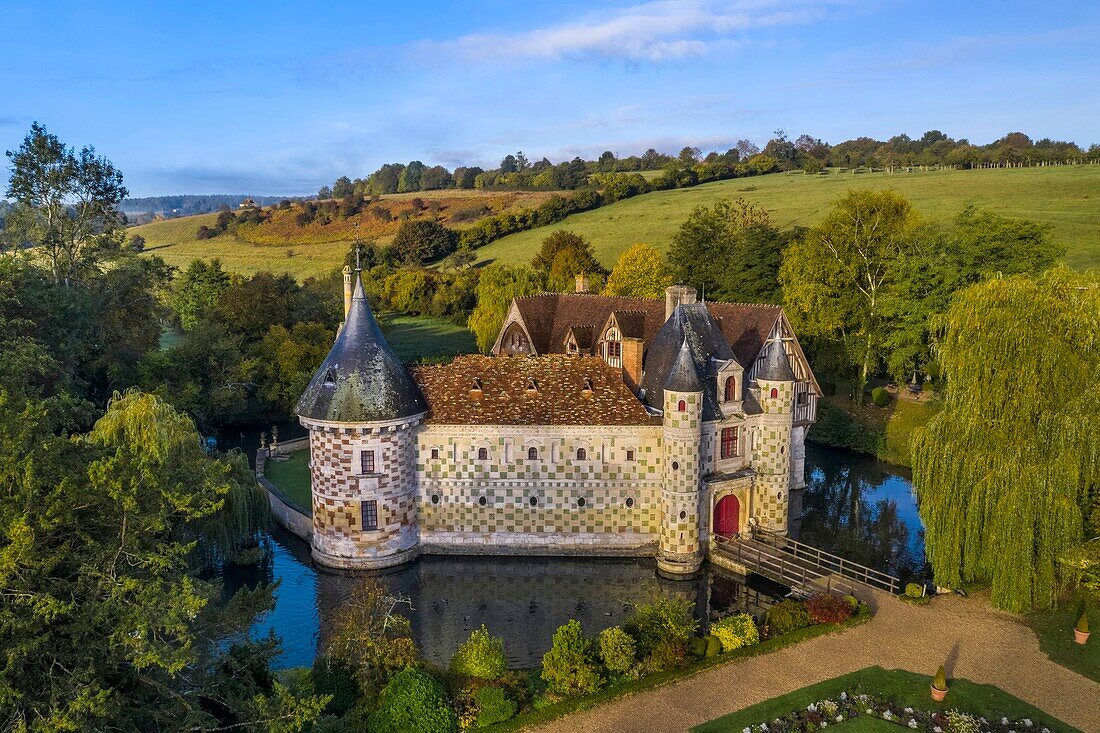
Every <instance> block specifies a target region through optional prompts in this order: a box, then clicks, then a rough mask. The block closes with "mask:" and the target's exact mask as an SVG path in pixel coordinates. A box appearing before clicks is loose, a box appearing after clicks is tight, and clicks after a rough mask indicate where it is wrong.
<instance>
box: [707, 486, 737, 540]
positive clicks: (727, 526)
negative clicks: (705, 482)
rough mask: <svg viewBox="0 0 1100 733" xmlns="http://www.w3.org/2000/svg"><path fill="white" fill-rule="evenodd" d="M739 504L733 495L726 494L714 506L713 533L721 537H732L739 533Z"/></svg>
mask: <svg viewBox="0 0 1100 733" xmlns="http://www.w3.org/2000/svg"><path fill="white" fill-rule="evenodd" d="M740 523H741V502H739V501H737V497H736V496H734V495H733V494H727V495H726V496H723V497H722V498H721V499H719V500H718V503H717V504H716V505H715V506H714V533H715V534H716V535H719V536H721V537H733V536H734V535H735V534H737V533H738V532H740V531H741V526H740Z"/></svg>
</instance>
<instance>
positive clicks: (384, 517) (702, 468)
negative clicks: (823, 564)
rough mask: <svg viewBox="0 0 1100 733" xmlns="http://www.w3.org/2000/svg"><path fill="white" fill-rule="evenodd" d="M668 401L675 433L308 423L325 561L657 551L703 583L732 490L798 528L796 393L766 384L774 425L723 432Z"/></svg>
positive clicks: (666, 421) (665, 567) (371, 563)
mask: <svg viewBox="0 0 1100 733" xmlns="http://www.w3.org/2000/svg"><path fill="white" fill-rule="evenodd" d="M773 388H774V389H775V390H776V397H774V398H773V397H771V390H772V389H773ZM665 399H666V404H665V412H664V416H663V419H662V421H661V422H654V423H653V424H647V425H615V426H593V425H528V426H525V425H445V424H438V423H430V422H429V423H426V422H423V416H414V417H413V418H405V419H403V420H398V421H394V422H391V423H372V424H340V423H323V422H315V421H310V420H306V419H303V420H302V422H303V424H304V425H305V426H306V427H307V428H309V431H310V451H311V462H310V472H311V478H312V484H313V540H312V543H313V555H314V558H315V559H316V560H317V561H318V562H319V563H321V564H324V565H328V566H333V567H343V568H380V567H387V566H391V565H397V564H400V563H402V562H405V561H407V560H411V559H412V558H414V557H416V555H417V554H418V553H419V552H421V551H424V552H430V553H446V554H493V553H512V554H529V555H539V554H553V555H569V554H575V555H631V556H646V555H649V556H653V555H656V557H657V560H658V566H659V568H661V570H662V571H664V572H665V573H666V574H672V575H689V574H691V573H693V572H694V571H695V570H697V569H698V568H699V566H700V564H701V562H702V558H703V555H704V550H705V548H706V545H707V538H709V535H710V531H711V528H710V524H711V522H712V518H713V511H714V505H715V503H716V502H717V501H718V500H720V499H721V498H722V497H723V496H725V495H727V494H729V493H735V494H736V495H737V496H738V499H739V501H740V503H741V506H742V507H743V512H744V514H745V516H746V517H755V518H756V520H757V521H758V522H759V523H760V524H761V525H762V526H764V527H766V528H769V529H774V530H777V531H785V530H786V527H787V505H788V494H789V491H790V490H791V489H792V488H797V487H799V486H801V484H802V476H801V472H802V460H804V459H803V457H804V450H803V448H802V446H801V445H797V446H796V445H794V444H793V443H794V441H795V440H797V441H799V442H800V443H801V441H802V440H804V430H800V429H798V428H795V429H794V430H792V409H793V402H794V389H793V385H792V384H791V383H790V382H774V383H771V382H765V381H761V382H760V384H759V402H760V405H761V408H762V410H763V412H762V413H761V414H758V415H740V414H734V415H729V416H727V417H725V418H723V419H722V420H721V421H719V422H705V423H704V422H703V421H702V393H677V392H672V391H670V390H666V394H665ZM681 399H682V400H684V402H685V407H686V409H685V411H684V412H679V411H678V409H677V407H678V403H679V401H680V400H681ZM730 426H733V427H736V428H738V429H739V430H740V436H741V437H740V441H739V455H738V456H736V457H735V458H732V459H720V456H719V445H718V441H719V435H720V430H721V429H722V428H723V427H730ZM795 431H798V432H797V433H796V432H795ZM364 450H372V451H374V455H375V472H374V473H371V474H363V473H362V465H361V457H360V456H361V453H362V451H364ZM531 451H533V453H532V452H531ZM581 451H583V453H581ZM364 501H375V502H376V507H377V515H378V522H377V524H378V527H377V529H373V530H364V529H363V526H362V522H363V511H362V502H364Z"/></svg>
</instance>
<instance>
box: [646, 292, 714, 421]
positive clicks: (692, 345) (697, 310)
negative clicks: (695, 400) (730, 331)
mask: <svg viewBox="0 0 1100 733" xmlns="http://www.w3.org/2000/svg"><path fill="white" fill-rule="evenodd" d="M685 344H686V349H687V353H686V354H685V353H684V349H685ZM733 358H734V357H733V352H732V351H731V350H730V347H729V344H728V343H727V342H726V337H725V336H724V335H723V334H722V328H721V326H720V324H719V323H718V321H717V319H715V317H714V315H713V314H712V313H711V312H710V311H709V310H707V306H706V305H704V304H702V303H681V304H680V305H678V306H677V307H676V310H675V311H673V312H672V317H671V318H669V319H668V321H666V322H665V324H664V325H663V326H661V329H660V330H659V331H658V332H657V335H656V336H654V337H653V340H652V341H651V342H650V344H649V348H648V349H647V351H646V355H645V364H644V367H643V370H642V385H641V386H642V389H644V390H645V395H644V398H643V399H644V401H645V403H646V404H647V405H649V406H650V407H652V408H654V409H657V410H660V409H663V408H664V399H665V397H664V394H665V392H664V391H665V389H674V388H673V387H672V386H670V383H671V381H670V380H674V379H675V381H676V382H677V383H679V382H680V380H679V379H677V378H675V377H674V375H675V374H676V373H677V372H678V371H682V370H683V367H684V366H685V365H691V367H692V371H694V373H695V383H696V386H695V388H694V389H691V390H687V391H692V392H698V391H702V392H703V419H704V420H713V419H715V418H716V417H720V416H721V412H720V410H719V407H718V399H717V395H716V393H715V388H714V379H712V376H713V375H712V374H711V365H712V360H717V361H719V362H723V361H728V360H730V359H733Z"/></svg>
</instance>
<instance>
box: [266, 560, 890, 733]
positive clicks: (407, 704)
mask: <svg viewBox="0 0 1100 733" xmlns="http://www.w3.org/2000/svg"><path fill="white" fill-rule="evenodd" d="M400 606H401V599H395V598H393V597H390V596H389V595H388V593H387V591H386V589H385V588H384V587H383V586H382V585H380V584H379V583H378V582H377V581H376V580H374V579H366V580H364V581H363V583H362V584H360V585H359V586H358V587H357V589H356V590H355V591H354V592H353V594H352V596H351V597H350V598H349V599H348V600H347V602H345V603H344V604H343V605H342V606H341V607H340V610H339V612H338V615H337V617H336V618H335V619H334V623H333V627H332V632H331V634H330V635H329V637H328V638H327V639H326V640H325V642H324V645H323V647H322V649H321V651H320V653H319V654H318V657H317V659H316V661H315V662H314V665H313V667H312V669H304V668H298V669H291V670H287V671H285V672H284V673H283V683H284V684H286V685H287V686H288V687H289V688H290V689H291V690H292V691H293V692H295V693H296V694H314V695H320V696H323V697H324V699H325V700H326V708H325V714H324V716H323V717H322V719H321V720H320V721H319V722H318V723H317V725H316V726H315V727H314V731H316V733H341V732H344V731H348V732H350V731H358V730H364V729H366V730H370V731H372V733H390V732H391V731H392V732H393V733H397V732H398V731H401V732H402V733H455V732H457V731H460V730H461V731H464V730H474V729H490V730H492V731H496V732H497V733H500V732H501V731H510V730H518V729H520V728H522V727H526V726H529V725H533V724H536V723H540V722H545V721H548V720H551V719H553V718H556V717H559V716H561V715H565V714H567V713H570V712H573V711H575V710H580V709H585V708H588V707H591V706H593V705H595V704H598V703H601V702H605V701H607V700H610V699H614V698H617V697H622V696H625V695H629V694H633V693H635V692H639V691H641V690H644V689H649V688H651V687H655V686H658V685H661V684H665V683H667V682H670V681H672V680H675V679H678V678H682V677H685V676H688V675H691V674H694V673H696V672H699V671H701V670H703V669H706V668H708V667H711V666H714V665H718V664H723V663H725V662H728V661H732V660H734V659H738V658H742V657H746V656H752V655H756V654H763V653H767V652H771V651H775V650H777V649H780V648H782V647H785V646H788V645H790V644H794V643H797V642H799V641H803V640H806V639H809V638H812V637H815V636H819V635H821V634H826V633H830V632H832V631H835V630H837V629H840V628H846V627H849V626H852V625H854V624H858V623H861V622H863V621H866V620H867V619H869V618H870V616H871V611H870V610H869V609H868V608H867V606H866V605H864V604H861V603H860V602H859V601H858V600H856V599H855V598H854V597H852V596H844V597H841V596H834V595H828V594H820V595H816V596H813V597H811V598H809V599H807V600H806V601H800V600H794V599H786V600H783V601H780V602H779V603H777V604H775V605H774V606H772V607H771V608H770V609H768V611H766V612H765V613H762V614H760V616H759V617H754V616H752V615H749V614H746V613H730V614H728V615H725V616H724V617H722V618H720V619H718V620H717V621H714V622H712V623H710V624H709V627H706V628H703V627H702V626H701V624H700V622H699V621H698V620H697V619H696V618H694V617H693V615H692V604H691V603H690V602H688V601H685V600H680V599H668V598H659V599H655V600H653V601H651V602H649V603H644V604H640V605H637V606H636V607H634V609H633V613H632V615H630V616H629V617H628V618H627V619H626V620H625V621H624V622H623V623H622V624H621V625H619V626H613V627H611V628H608V629H605V630H603V631H602V632H600V633H599V634H598V635H588V634H586V633H585V630H584V629H583V628H582V626H581V624H580V622H579V621H576V620H571V621H568V622H566V623H565V624H563V625H562V626H560V627H559V628H558V629H557V630H556V631H555V633H554V635H553V639H552V643H551V646H550V648H549V650H548V651H547V652H546V653H545V654H544V655H543V657H542V661H541V665H540V667H539V668H537V669H533V670H519V669H509V668H508V664H507V656H506V654H505V649H504V642H503V640H502V639H501V638H498V637H494V636H493V635H492V632H491V630H490V629H488V628H486V627H485V626H482V627H480V628H478V629H474V630H473V631H472V632H471V633H470V635H469V637H468V639H467V640H466V641H465V642H464V643H463V644H462V645H461V646H459V648H458V649H457V650H456V651H455V653H454V655H453V657H452V658H451V660H450V663H449V664H448V665H447V666H446V667H445V668H443V667H438V666H435V665H432V664H429V663H427V662H426V661H425V660H424V659H423V658H422V657H421V656H420V655H419V653H418V650H417V648H416V645H415V643H414V642H413V639H412V630H411V625H410V622H409V620H408V619H407V618H406V617H405V616H404V615H402V614H401V613H400V612H399V608H400Z"/></svg>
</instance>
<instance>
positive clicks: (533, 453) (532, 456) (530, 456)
mask: <svg viewBox="0 0 1100 733" xmlns="http://www.w3.org/2000/svg"><path fill="white" fill-rule="evenodd" d="M538 459H539V449H538V448H536V447H534V446H531V447H530V448H528V449H527V460H529V461H537V460H538Z"/></svg>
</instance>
